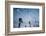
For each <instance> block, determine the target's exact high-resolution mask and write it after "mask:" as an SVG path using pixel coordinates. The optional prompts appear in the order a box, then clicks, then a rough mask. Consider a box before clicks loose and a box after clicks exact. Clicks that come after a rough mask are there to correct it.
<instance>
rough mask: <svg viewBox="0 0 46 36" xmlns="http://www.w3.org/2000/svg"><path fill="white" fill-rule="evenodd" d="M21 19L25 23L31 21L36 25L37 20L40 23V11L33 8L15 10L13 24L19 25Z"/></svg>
mask: <svg viewBox="0 0 46 36" xmlns="http://www.w3.org/2000/svg"><path fill="white" fill-rule="evenodd" d="M19 18H22V20H23V22H24V23H28V22H29V21H30V22H31V23H32V24H35V20H36V21H39V9H35V8H34V9H32V8H13V22H14V24H18V23H19Z"/></svg>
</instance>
